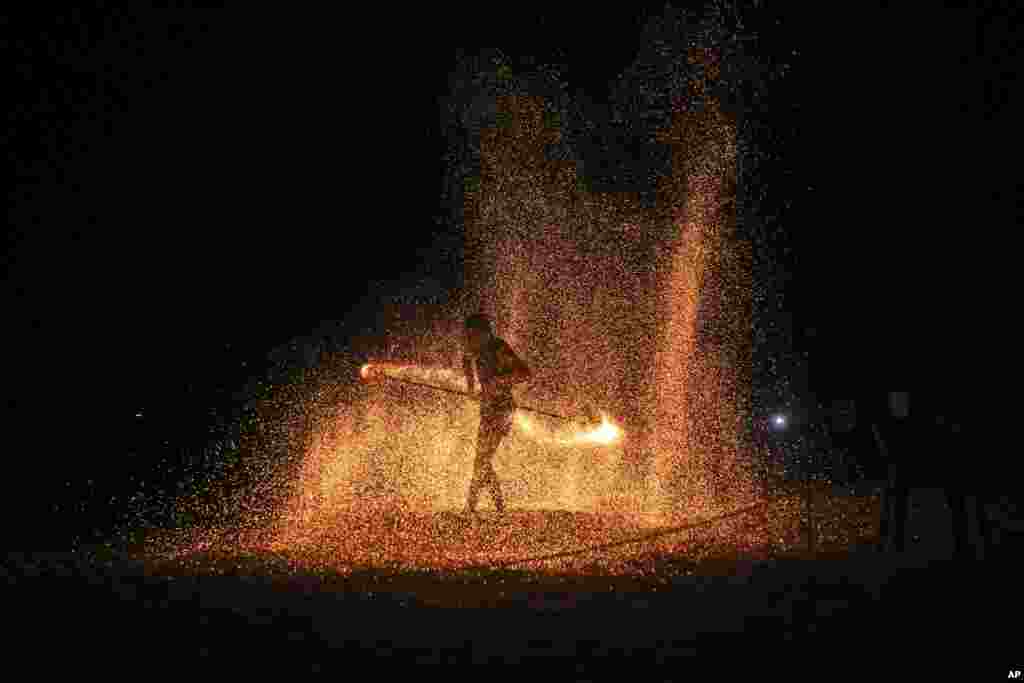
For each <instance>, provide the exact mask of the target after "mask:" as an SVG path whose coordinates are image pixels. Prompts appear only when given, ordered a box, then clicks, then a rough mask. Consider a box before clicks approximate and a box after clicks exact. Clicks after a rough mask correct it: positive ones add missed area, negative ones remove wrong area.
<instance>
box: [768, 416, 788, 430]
mask: <svg viewBox="0 0 1024 683" xmlns="http://www.w3.org/2000/svg"><path fill="white" fill-rule="evenodd" d="M786 422H787V420H786V416H785V415H774V416H772V426H773V427H775V428H776V429H785V428H786Z"/></svg>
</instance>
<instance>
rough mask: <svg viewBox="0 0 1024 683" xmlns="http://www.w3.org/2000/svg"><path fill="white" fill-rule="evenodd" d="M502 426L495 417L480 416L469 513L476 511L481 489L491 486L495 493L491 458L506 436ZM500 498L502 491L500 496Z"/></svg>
mask: <svg viewBox="0 0 1024 683" xmlns="http://www.w3.org/2000/svg"><path fill="white" fill-rule="evenodd" d="M501 427H502V425H501V423H499V422H498V421H496V420H495V418H494V417H493V416H490V415H487V414H486V413H484V414H481V415H480V428H479V430H478V431H477V437H476V459H475V461H474V462H473V480H472V481H471V482H470V484H469V497H468V499H467V501H466V508H467V510H468V511H469V512H475V511H476V504H477V500H478V499H479V496H480V488H481V487H482V486H484V485H485V484H487V485H489V486H490V488H491V491H492V495H493V492H494V490H495V488H494V487H495V486H496V483H495V484H491V481H492V480H493V481H494V482H497V475H496V474H495V472H494V467H493V465H492V464H491V458H493V457H494V453H495V451H497V450H498V445H499V444H500V443H501V439H502V437H503V436H504V432H503V430H502V428H501ZM498 495H499V496H500V491H499V494H498Z"/></svg>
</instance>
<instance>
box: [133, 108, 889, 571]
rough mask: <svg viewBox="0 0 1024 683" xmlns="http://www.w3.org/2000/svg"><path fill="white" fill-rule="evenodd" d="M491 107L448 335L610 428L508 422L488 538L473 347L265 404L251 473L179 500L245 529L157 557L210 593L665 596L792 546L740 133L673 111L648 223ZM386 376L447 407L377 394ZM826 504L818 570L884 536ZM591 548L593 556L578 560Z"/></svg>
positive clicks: (436, 343) (520, 116) (790, 499)
mask: <svg viewBox="0 0 1024 683" xmlns="http://www.w3.org/2000/svg"><path fill="white" fill-rule="evenodd" d="M498 106H499V107H501V108H503V109H505V110H506V112H507V113H508V117H506V119H504V120H506V122H507V123H506V124H503V125H502V126H490V127H487V126H485V127H484V130H483V132H482V135H481V150H482V152H481V153H482V162H483V164H484V165H485V166H486V167H487V168H488V174H487V177H488V178H496V179H497V180H495V181H494V182H493V183H491V184H489V185H487V184H481V185H480V187H479V188H477V190H475V191H474V192H473V193H472V196H471V197H470V206H469V207H468V210H467V215H468V216H469V218H468V219H467V221H468V223H467V250H468V251H469V252H471V254H472V256H473V257H474V258H473V259H472V260H473V262H474V263H476V264H478V269H477V271H476V272H475V273H474V274H473V275H472V276H471V277H468V278H467V282H468V283H469V285H468V287H467V289H468V291H469V294H468V295H467V297H468V298H467V301H463V302H460V304H459V305H458V307H456V308H458V310H451V311H445V312H444V316H443V317H446V318H448V319H451V320H455V321H461V320H462V317H461V316H463V315H465V313H466V312H467V310H468V311H470V312H475V311H477V310H483V309H486V310H487V312H489V313H491V314H492V316H493V317H494V318H495V320H496V321H497V323H498V325H497V326H498V332H499V336H502V337H503V338H505V339H506V340H507V341H509V342H510V343H511V345H512V346H513V348H515V349H516V350H517V351H519V352H520V353H522V354H523V356H524V357H525V358H526V359H527V362H528V364H530V365H531V367H532V368H533V370H534V376H535V382H533V383H532V384H533V385H535V386H531V387H530V388H529V391H536V392H537V394H530V396H531V397H532V396H535V395H538V394H539V395H542V396H543V397H544V399H543V400H545V401H547V403H544V404H543V405H545V406H550V407H551V410H552V411H553V412H556V413H559V414H562V415H569V414H573V413H574V412H576V411H575V410H574V406H579V405H585V404H586V405H590V404H592V405H601V406H603V407H606V408H607V412H601V413H600V414H599V417H600V424H583V423H566V422H562V421H557V420H552V419H551V418H547V417H544V416H542V415H537V414H534V413H531V412H529V411H525V410H519V411H517V413H516V415H515V418H514V425H515V429H514V430H513V431H512V432H511V433H510V434H509V436H508V437H506V439H505V440H504V442H503V443H502V445H501V447H500V448H499V450H498V452H497V455H496V456H495V459H494V467H495V470H496V471H497V474H498V477H499V479H500V482H501V486H502V491H503V494H504V497H505V501H506V505H507V506H508V508H509V511H508V513H507V514H506V515H505V516H504V517H502V518H498V517H496V516H495V514H494V513H493V512H492V509H491V508H490V507H489V506H490V504H491V501H490V499H489V497H488V495H487V494H486V493H484V494H483V495H482V496H481V509H482V513H483V516H484V519H483V520H482V521H479V520H477V521H474V520H471V519H468V518H466V517H465V516H462V515H460V514H459V511H460V510H461V509H462V508H463V507H464V505H465V500H466V494H467V489H468V486H469V482H470V478H471V476H472V472H473V460H474V456H475V443H476V431H477V428H478V421H479V403H478V402H475V401H471V400H467V399H466V397H464V396H458V395H455V393H452V392H462V393H464V392H466V382H465V378H464V377H463V375H462V372H461V371H460V370H453V369H451V368H449V367H445V364H446V363H448V362H450V361H451V358H453V357H454V355H455V353H461V336H460V332H459V331H458V330H457V329H456V328H457V325H456V326H455V328H453V329H454V330H455V331H450V332H448V333H444V334H436V331H435V333H434V334H433V336H430V337H429V340H428V339H427V336H426V335H424V336H421V337H413V338H412V339H410V340H406V341H410V342H412V341H415V343H411V344H410V346H411V347H416V346H417V344H419V346H420V347H421V348H422V349H424V351H423V353H424V354H427V353H428V351H427V349H428V348H429V353H430V354H433V355H434V356H436V357H435V358H432V359H431V361H430V362H424V363H386V362H380V363H378V362H373V363H367V364H365V365H363V366H362V367H361V368H360V370H359V375H360V378H361V379H362V380H364V381H363V382H359V383H358V387H357V388H356V389H353V390H351V391H348V392H347V393H346V391H344V390H342V389H340V388H339V387H338V386H335V384H332V381H334V382H337V380H336V379H335V380H328V379H323V378H322V377H320V376H319V375H317V374H316V373H314V376H313V377H312V379H308V380H307V381H306V383H304V384H298V385H294V386H289V387H286V388H283V389H281V390H279V391H278V392H277V393H276V394H275V395H274V397H273V398H272V399H267V400H266V401H265V402H264V404H261V405H262V407H261V408H260V410H261V411H262V412H260V417H259V418H257V421H256V423H255V426H254V427H252V429H251V430H250V436H249V438H248V440H247V441H246V442H245V443H244V444H240V445H239V446H237V447H236V450H239V452H244V453H245V459H244V461H245V462H246V463H247V466H248V469H247V470H245V472H243V473H242V474H239V475H238V476H239V477H240V481H239V482H234V481H228V482H227V485H225V486H224V487H223V490H224V493H223V494H218V495H206V496H202V497H200V496H196V497H194V498H190V497H189V496H185V497H184V498H183V499H182V500H181V501H179V502H180V504H181V505H180V508H181V510H182V511H183V518H185V519H192V518H193V517H195V518H216V515H213V514H204V513H207V512H209V511H210V510H211V509H213V510H214V511H219V510H221V509H223V510H225V511H229V512H230V513H231V515H233V516H231V519H232V520H233V521H232V522H230V523H220V524H215V523H210V524H202V523H194V524H189V523H183V524H182V525H181V527H180V528H179V529H178V530H177V531H174V532H167V533H162V534H156V535H153V536H152V537H151V538H150V539H149V541H148V545H147V548H148V551H149V553H150V555H151V556H154V557H159V558H162V559H164V560H173V561H175V562H177V563H179V565H180V564H185V565H189V566H192V567H193V568H194V569H195V570H196V571H203V570H204V569H205V570H207V571H224V569H223V567H225V566H226V567H228V571H235V572H237V571H246V569H245V567H249V566H250V565H249V564H247V563H249V562H253V563H255V564H259V565H260V566H262V567H263V568H264V569H266V568H267V567H268V566H270V565H273V566H276V567H280V568H282V570H283V571H285V572H289V571H299V570H302V571H310V570H313V571H319V570H322V571H325V572H327V571H332V572H341V573H345V572H352V571H355V570H356V569H359V568H366V567H375V568H381V567H404V568H434V569H441V570H444V571H452V572H454V571H456V570H458V569H460V568H461V569H467V568H472V567H479V566H488V565H494V564H501V563H513V564H514V563H515V562H526V560H528V559H529V558H537V557H541V558H543V556H545V555H552V554H558V553H563V555H561V556H557V557H554V558H552V559H550V560H547V559H537V560H536V561H535V562H534V564H532V565H530V566H532V567H533V568H534V569H537V570H544V571H554V572H575V573H591V574H592V573H601V572H604V573H610V574H623V575H625V574H636V573H641V574H645V575H649V576H658V575H661V574H664V573H665V572H667V571H669V569H668V568H669V567H671V566H680V564H679V563H680V562H682V560H685V562H683V564H686V563H690V564H688V565H686V566H692V563H695V562H699V561H702V560H703V559H705V558H709V557H738V556H744V557H770V556H773V555H777V554H780V553H785V552H790V551H793V550H794V549H798V548H799V547H800V546H801V544H802V542H803V541H802V525H803V523H804V522H805V521H806V520H804V519H803V518H802V515H803V514H804V510H805V508H804V506H803V505H802V504H801V501H800V498H799V496H798V495H797V494H795V493H793V492H789V491H777V492H775V494H774V495H773V496H772V497H771V499H770V500H769V499H768V498H765V497H764V496H763V494H762V493H761V492H760V489H758V487H757V486H755V485H754V482H753V477H752V475H751V468H750V467H748V465H749V462H750V461H751V460H752V458H753V447H752V446H751V444H750V442H749V441H748V440H747V439H746V438H745V434H744V431H743V430H744V425H745V424H746V420H747V418H748V417H749V412H750V406H749V404H748V403H746V402H745V401H744V399H743V396H744V389H749V377H748V376H746V375H744V374H743V372H744V368H745V367H747V364H748V360H746V358H747V355H749V354H748V351H749V346H750V345H751V344H752V341H751V340H750V339H748V338H747V337H746V336H745V335H748V334H749V332H745V330H748V329H749V321H745V319H744V318H743V317H742V314H739V313H736V311H741V310H743V309H744V306H745V305H746V303H745V302H747V301H748V300H749V299H750V298H751V297H752V293H751V291H750V286H749V284H747V283H746V281H745V280H743V279H742V277H740V276H736V275H735V273H733V271H732V270H730V268H732V266H731V265H730V264H733V263H735V262H736V261H737V258H738V257H737V256H736V254H734V253H732V252H731V251H729V250H730V249H732V248H733V247H732V246H730V242H729V241H728V240H726V239H723V237H722V235H723V234H724V233H725V231H726V227H727V226H726V223H727V221H728V216H727V215H726V213H725V211H726V210H725V209H723V207H725V206H729V202H728V201H727V200H728V199H729V193H730V192H734V191H735V184H734V182H733V181H730V175H735V173H736V168H735V164H736V153H735V127H734V125H733V124H732V123H731V122H730V121H728V120H727V119H726V117H724V115H722V114H721V113H720V112H719V110H718V109H717V108H716V107H714V106H710V107H707V108H704V109H701V110H696V111H695V112H693V111H689V110H686V109H685V108H680V109H679V110H678V111H677V112H676V116H677V120H676V121H675V122H674V123H673V124H672V125H671V126H670V127H669V129H668V130H666V131H665V132H664V134H663V135H662V136H661V139H660V141H661V142H662V143H663V144H667V145H668V146H669V147H670V148H671V149H672V150H673V152H672V153H673V166H674V168H675V174H674V175H672V176H669V177H666V179H665V181H664V187H663V188H661V189H662V190H663V191H662V192H661V195H662V197H663V199H662V200H661V201H663V205H662V206H661V207H660V208H659V210H658V211H655V212H653V213H651V214H650V215H648V214H645V213H644V211H643V210H641V209H640V208H638V203H637V202H636V201H635V200H634V199H631V198H629V197H622V196H608V195H588V194H586V193H585V192H583V193H581V192H580V191H579V187H578V184H577V182H576V175H575V173H576V172H575V169H574V168H573V167H572V166H571V165H569V166H559V165H558V163H557V162H551V161H548V160H547V156H546V152H545V150H546V149H547V146H548V145H549V144H551V143H552V141H553V140H554V139H555V138H556V137H557V131H551V130H547V129H546V128H545V125H546V124H544V123H543V121H544V120H545V118H544V116H543V110H544V109H543V105H542V104H540V103H538V101H536V100H535V99H531V98H529V97H518V96H516V97H504V98H499V102H498ZM733 205H734V204H733ZM498 227H500V228H501V229H497V228H498ZM467 260H469V259H467ZM473 297H477V298H473ZM745 322H746V323H747V324H745ZM708 331H710V333H708ZM396 336H397V335H396ZM431 362H436V363H437V364H436V365H431ZM321 369H323V368H321ZM323 375H324V377H330V376H332V375H331V373H329V372H324V373H323ZM333 376H334V377H336V375H333ZM376 376H380V377H392V378H395V379H404V380H407V381H408V382H416V383H423V384H429V385H431V386H432V387H435V388H440V389H444V390H445V391H431V390H430V387H417V386H412V385H411V384H403V383H400V382H387V381H383V382H373V381H369V380H372V379H373V378H375V377H376ZM748 393H749V392H748ZM524 404H525V402H524ZM612 415H614V416H615V419H613V418H612V417H611V416H612ZM634 427H636V428H634ZM233 447H234V446H233ZM225 457H226V456H225ZM231 457H236V455H235V454H233V453H232V454H231ZM237 457H238V458H242V456H241V455H238V456H237ZM816 495H818V496H819V503H818V507H817V511H818V512H817V514H818V515H819V520H820V521H819V522H817V525H818V528H817V529H816V532H815V533H816V538H817V543H818V547H819V548H822V549H826V548H829V547H835V548H843V547H847V546H849V545H850V544H852V543H855V542H857V541H858V539H862V538H863V537H865V536H868V535H870V533H871V532H870V529H869V527H870V524H871V522H870V519H871V515H872V514H873V513H872V508H871V505H872V503H871V502H870V501H868V502H865V501H864V500H858V499H855V498H849V499H841V498H837V497H835V496H832V495H831V494H830V493H829V492H828V491H821V492H819V493H817V494H816ZM758 502H764V503H765V504H766V507H764V508H763V509H760V511H759V512H757V513H751V514H750V515H746V516H737V517H728V518H727V519H724V520H723V521H721V522H718V523H716V524H714V525H708V526H706V527H701V528H699V529H695V530H694V531H692V532H690V531H686V532H680V533H678V534H675V535H661V536H654V537H651V538H650V539H648V540H644V534H648V535H649V534H650V533H651V531H652V530H656V529H659V528H665V527H668V526H674V525H685V524H688V523H697V522H701V521H702V520H711V519H713V518H716V517H719V516H722V515H726V516H728V513H730V511H735V510H738V509H741V508H744V507H747V506H750V505H751V504H754V503H758ZM769 503H770V505H769ZM190 515H191V516H190ZM239 520H240V521H239ZM638 539H639V540H638ZM617 542H618V543H620V544H619V545H614V546H610V545H609V544H615V543H617ZM587 547H597V548H603V549H601V550H596V551H594V552H582V553H579V554H576V555H564V553H565V552H566V551H571V550H573V549H584V548H587ZM673 558H675V559H673ZM673 563H674V564H673ZM527 564H529V563H527Z"/></svg>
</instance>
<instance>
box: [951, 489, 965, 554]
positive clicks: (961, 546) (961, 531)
mask: <svg viewBox="0 0 1024 683" xmlns="http://www.w3.org/2000/svg"><path fill="white" fill-rule="evenodd" d="M946 502H947V503H949V512H950V517H951V521H952V524H953V552H954V554H955V556H956V557H957V558H958V559H965V558H966V557H967V554H968V553H967V548H968V544H967V498H966V495H965V494H964V491H963V490H962V489H960V488H959V487H957V486H949V487H947V488H946Z"/></svg>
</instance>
